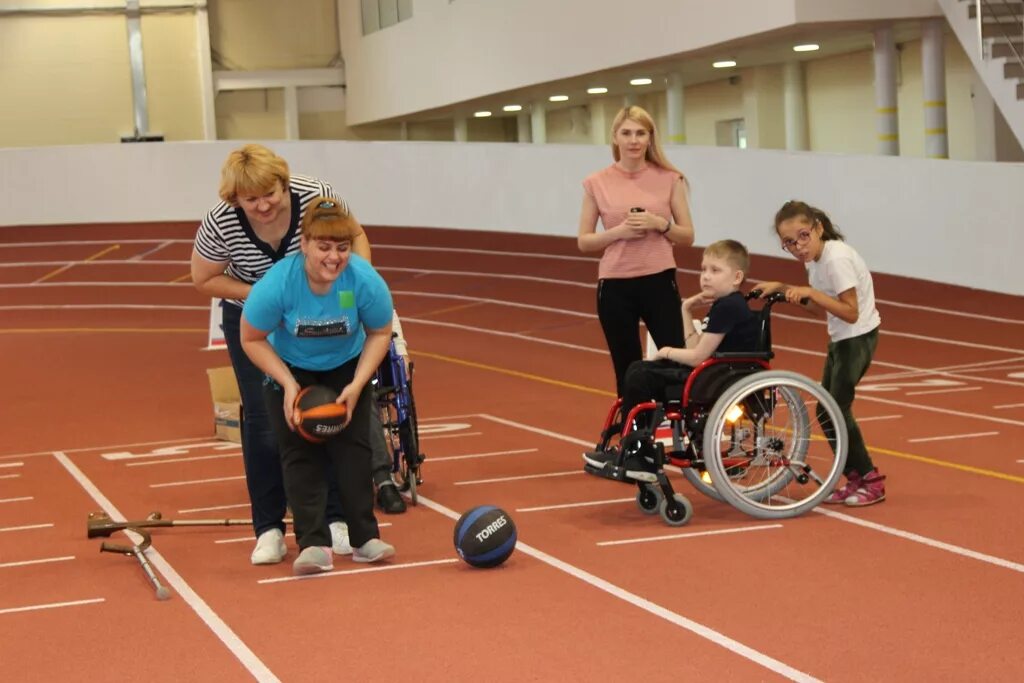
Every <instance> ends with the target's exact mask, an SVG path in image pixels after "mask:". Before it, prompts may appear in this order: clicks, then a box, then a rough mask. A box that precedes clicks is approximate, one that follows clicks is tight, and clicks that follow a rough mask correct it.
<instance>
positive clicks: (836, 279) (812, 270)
mask: <svg viewBox="0 0 1024 683" xmlns="http://www.w3.org/2000/svg"><path fill="white" fill-rule="evenodd" d="M807 278H808V281H809V282H810V284H811V287H813V288H814V289H817V290H820V291H822V292H825V293H826V294H828V295H829V296H831V297H836V296H838V295H839V293H840V292H845V291H846V290H848V289H853V288H856V290H857V307H858V308H859V309H860V315H859V316H858V317H857V322H855V323H853V324H852V325H851V324H850V323H848V322H845V321H843V320H840V319H839V318H837V317H836V316H834V315H832V314H831V313H829V314H828V336H829V337H830V338H831V339H832V341H834V342H835V341H840V340H842V339H849V338H850V337H856V336H859V335H862V334H865V333H867V332H870V331H871V330H873V329H875V328H876V327H878V326H879V325H880V324H881V322H882V316H880V315H879V314H878V309H876V308H875V285H874V283H872V281H871V271H869V270H868V267H867V265H866V264H865V263H864V259H862V258H861V257H860V254H858V253H857V252H856V251H855V250H854V248H853V247H851V246H850V245H848V244H847V243H846V242H843V241H841V240H826V242H825V246H824V248H823V249H822V250H821V257H820V258H819V259H818V260H817V261H810V262H808V263H807Z"/></svg>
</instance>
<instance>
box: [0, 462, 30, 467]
mask: <svg viewBox="0 0 1024 683" xmlns="http://www.w3.org/2000/svg"><path fill="white" fill-rule="evenodd" d="M24 465H25V463H23V462H4V463H0V467H23V466H24Z"/></svg>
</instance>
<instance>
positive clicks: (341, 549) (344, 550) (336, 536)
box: [328, 522, 352, 555]
mask: <svg viewBox="0 0 1024 683" xmlns="http://www.w3.org/2000/svg"><path fill="white" fill-rule="evenodd" d="M328 526H329V527H330V529H331V550H333V551H334V554H335V555H351V554H352V546H350V545H349V544H348V524H345V522H331V523H330V524H329V525H328Z"/></svg>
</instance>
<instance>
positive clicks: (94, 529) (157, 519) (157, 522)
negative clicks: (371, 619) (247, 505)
mask: <svg viewBox="0 0 1024 683" xmlns="http://www.w3.org/2000/svg"><path fill="white" fill-rule="evenodd" d="M284 522H285V523H286V524H290V523H291V520H290V519H286V520H284ZM250 525H252V520H251V519H179V520H174V519H164V518H163V515H161V514H160V513H159V512H151V513H150V514H149V517H147V518H146V519H144V520H137V521H127V522H117V521H114V520H112V519H111V518H110V515H108V514H107V513H105V512H90V513H89V522H88V525H87V527H86V531H87V535H88V537H89V538H96V537H97V536H104V537H106V536H110V534H112V533H114V532H115V531H123V530H124V529H134V530H138V529H148V528H153V527H168V526H250Z"/></svg>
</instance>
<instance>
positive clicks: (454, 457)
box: [430, 448, 540, 464]
mask: <svg viewBox="0 0 1024 683" xmlns="http://www.w3.org/2000/svg"><path fill="white" fill-rule="evenodd" d="M539 450H540V449H539V448H520V449H519V450H516V451H491V452H490V453H470V454H468V455H447V456H445V457H443V458H431V459H430V463H431V464H434V463H435V462H448V461H449V460H471V459H473V458H490V457H492V456H495V455H518V454H519V453H536V452H537V451H539Z"/></svg>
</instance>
